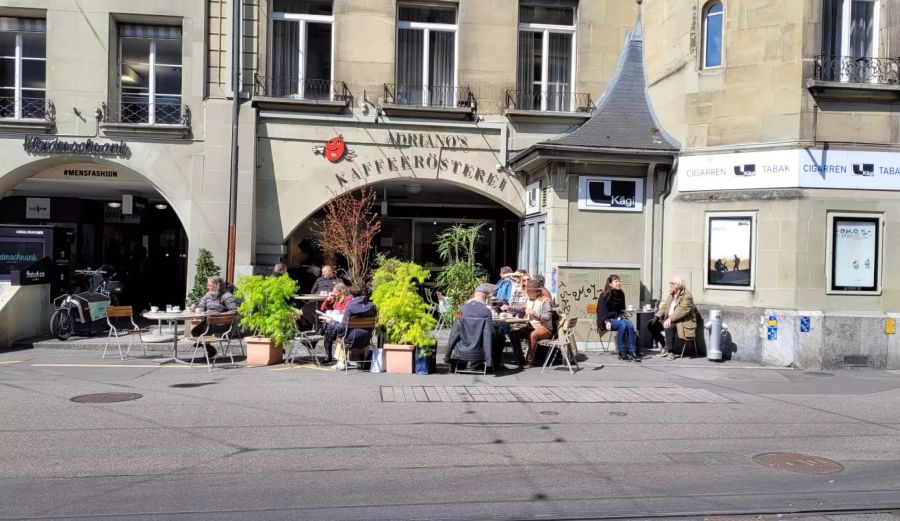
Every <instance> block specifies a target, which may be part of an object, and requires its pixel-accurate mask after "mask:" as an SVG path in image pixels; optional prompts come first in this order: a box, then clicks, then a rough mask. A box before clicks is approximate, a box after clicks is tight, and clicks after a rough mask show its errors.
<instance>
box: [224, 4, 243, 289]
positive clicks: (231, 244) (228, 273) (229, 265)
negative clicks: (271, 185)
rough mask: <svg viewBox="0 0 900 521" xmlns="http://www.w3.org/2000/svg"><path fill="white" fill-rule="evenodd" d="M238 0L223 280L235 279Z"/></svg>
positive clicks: (234, 11) (234, 8) (234, 6)
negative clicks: (226, 242) (226, 244)
mask: <svg viewBox="0 0 900 521" xmlns="http://www.w3.org/2000/svg"><path fill="white" fill-rule="evenodd" d="M242 4H243V2H242V1H241V0H233V1H232V2H231V5H232V11H231V97H232V99H231V169H230V172H229V174H230V175H229V182H228V246H227V250H226V251H227V253H226V262H225V280H226V281H227V282H228V283H229V284H232V283H234V264H235V255H236V253H235V250H236V249H237V189H238V115H239V113H240V100H241V87H242V85H241V83H240V82H241V59H240V58H241V7H242Z"/></svg>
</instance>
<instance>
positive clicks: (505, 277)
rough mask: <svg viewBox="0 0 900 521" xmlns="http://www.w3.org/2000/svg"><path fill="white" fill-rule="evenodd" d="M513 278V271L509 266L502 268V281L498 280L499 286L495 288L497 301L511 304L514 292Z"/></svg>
mask: <svg viewBox="0 0 900 521" xmlns="http://www.w3.org/2000/svg"><path fill="white" fill-rule="evenodd" d="M513 276H514V273H513V270H512V268H510V267H509V266H503V267H502V268H500V280H498V281H497V284H496V285H495V286H494V297H496V298H497V300H499V301H501V302H509V298H510V297H511V296H512V290H513V281H512V278H513Z"/></svg>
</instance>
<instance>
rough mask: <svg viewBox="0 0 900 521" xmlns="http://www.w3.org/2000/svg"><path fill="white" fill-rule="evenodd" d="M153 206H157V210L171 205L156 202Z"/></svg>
mask: <svg viewBox="0 0 900 521" xmlns="http://www.w3.org/2000/svg"><path fill="white" fill-rule="evenodd" d="M153 207H154V208H156V209H157V210H165V209H166V208H168V207H169V205H167V204H166V203H156V204H154V205H153Z"/></svg>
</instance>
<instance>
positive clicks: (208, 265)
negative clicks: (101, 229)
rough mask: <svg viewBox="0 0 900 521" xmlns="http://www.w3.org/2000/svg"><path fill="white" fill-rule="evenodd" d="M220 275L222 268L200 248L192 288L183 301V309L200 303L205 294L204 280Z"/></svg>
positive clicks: (205, 250) (208, 252) (207, 252)
mask: <svg viewBox="0 0 900 521" xmlns="http://www.w3.org/2000/svg"><path fill="white" fill-rule="evenodd" d="M221 273H222V268H221V267H220V266H219V265H217V264H216V263H215V261H214V260H213V255H212V253H210V251H209V250H207V249H206V248H200V251H199V252H197V262H196V265H195V268H194V286H193V288H191V292H190V293H188V296H187V298H186V299H185V302H184V304H185V306H184V307H185V309H187V308H189V307H191V304H196V303H198V302H200V299H201V298H203V295H205V294H206V280H207V279H208V278H209V277H212V276H214V275H221Z"/></svg>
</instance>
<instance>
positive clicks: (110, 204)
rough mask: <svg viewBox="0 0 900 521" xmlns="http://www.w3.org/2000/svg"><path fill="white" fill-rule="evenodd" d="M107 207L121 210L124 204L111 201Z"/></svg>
mask: <svg viewBox="0 0 900 521" xmlns="http://www.w3.org/2000/svg"><path fill="white" fill-rule="evenodd" d="M106 206H109V207H110V208H121V207H122V203H120V202H119V201H110V202H108V203H106Z"/></svg>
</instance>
